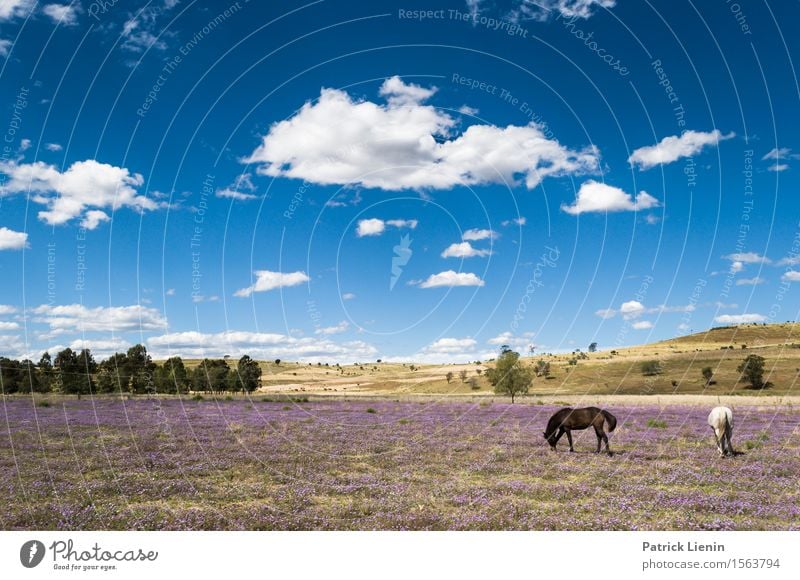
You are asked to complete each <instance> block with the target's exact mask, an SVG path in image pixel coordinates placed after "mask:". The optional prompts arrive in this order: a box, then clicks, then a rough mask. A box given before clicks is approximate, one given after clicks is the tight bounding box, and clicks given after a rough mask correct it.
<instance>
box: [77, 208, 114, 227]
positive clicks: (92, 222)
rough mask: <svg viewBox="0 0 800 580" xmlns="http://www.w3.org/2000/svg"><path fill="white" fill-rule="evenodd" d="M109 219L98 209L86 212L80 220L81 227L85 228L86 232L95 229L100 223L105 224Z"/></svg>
mask: <svg viewBox="0 0 800 580" xmlns="http://www.w3.org/2000/svg"><path fill="white" fill-rule="evenodd" d="M110 219H111V218H110V217H108V214H107V213H106V212H104V211H102V210H99V209H92V210H89V211H87V212H86V214H85V215H84V217H83V220H81V227H83V228H86V229H87V230H93V229H95V228H97V226H99V225H100V224H101V223H102V222H107V221H109V220H110Z"/></svg>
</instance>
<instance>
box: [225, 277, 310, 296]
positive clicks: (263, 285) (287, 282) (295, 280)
mask: <svg viewBox="0 0 800 580" xmlns="http://www.w3.org/2000/svg"><path fill="white" fill-rule="evenodd" d="M254 273H255V275H256V281H255V283H254V284H253V285H252V286H248V287H247V288H242V289H241V290H237V291H236V292H235V293H234V296H239V297H240V298H246V297H247V296H250V295H251V294H252V293H253V292H267V291H269V290H276V289H278V288H284V287H289V286H298V285H300V284H303V283H305V282H308V281H309V280H310V278H309V277H308V276H307V275H306V273H305V272H289V273H284V272H272V271H270V270H256V271H255V272H254Z"/></svg>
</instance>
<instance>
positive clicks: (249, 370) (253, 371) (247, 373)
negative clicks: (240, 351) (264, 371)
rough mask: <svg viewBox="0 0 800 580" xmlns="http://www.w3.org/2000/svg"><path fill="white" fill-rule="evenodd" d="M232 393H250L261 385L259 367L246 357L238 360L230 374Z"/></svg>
mask: <svg viewBox="0 0 800 580" xmlns="http://www.w3.org/2000/svg"><path fill="white" fill-rule="evenodd" d="M231 379H232V383H233V390H234V391H244V392H246V393H252V392H253V391H255V390H256V389H257V388H258V387H259V386H260V385H261V365H259V364H258V362H256V361H254V360H253V359H252V358H250V357H249V356H247V355H244V356H243V357H242V358H240V359H239V362H238V363H237V364H236V370H235V371H234V372H233V373H231Z"/></svg>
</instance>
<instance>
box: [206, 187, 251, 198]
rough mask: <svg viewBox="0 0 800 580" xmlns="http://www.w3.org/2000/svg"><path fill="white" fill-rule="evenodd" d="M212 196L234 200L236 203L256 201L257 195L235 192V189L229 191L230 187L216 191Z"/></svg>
mask: <svg viewBox="0 0 800 580" xmlns="http://www.w3.org/2000/svg"><path fill="white" fill-rule="evenodd" d="M214 195H216V196H217V197H221V198H227V199H235V200H236V201H249V200H251V199H258V196H257V195H253V194H252V193H244V192H241V191H236V190H235V189H231V188H230V187H225V188H223V189H218V190H217V191H216V192H215V194H214Z"/></svg>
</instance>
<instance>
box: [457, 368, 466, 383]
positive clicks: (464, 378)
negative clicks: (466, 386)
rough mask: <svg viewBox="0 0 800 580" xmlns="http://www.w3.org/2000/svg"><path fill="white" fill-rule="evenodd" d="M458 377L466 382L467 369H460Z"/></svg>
mask: <svg viewBox="0 0 800 580" xmlns="http://www.w3.org/2000/svg"><path fill="white" fill-rule="evenodd" d="M458 377H459V378H460V379H461V382H462V383H466V382H467V371H465V370H462V371H458Z"/></svg>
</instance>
